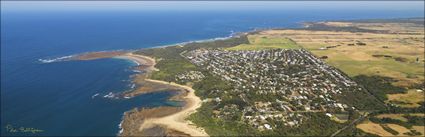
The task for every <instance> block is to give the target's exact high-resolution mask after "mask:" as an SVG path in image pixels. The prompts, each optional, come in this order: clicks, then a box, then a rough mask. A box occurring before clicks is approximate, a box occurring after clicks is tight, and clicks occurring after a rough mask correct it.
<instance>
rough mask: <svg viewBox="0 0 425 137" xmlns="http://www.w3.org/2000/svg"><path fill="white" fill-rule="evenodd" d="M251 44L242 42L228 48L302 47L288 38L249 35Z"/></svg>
mask: <svg viewBox="0 0 425 137" xmlns="http://www.w3.org/2000/svg"><path fill="white" fill-rule="evenodd" d="M248 40H249V44H241V45H238V46H235V47H230V48H227V50H262V49H279V48H280V49H299V48H300V47H299V46H298V45H297V44H296V43H295V42H294V41H292V40H290V39H288V38H281V37H274V36H263V35H249V36H248Z"/></svg>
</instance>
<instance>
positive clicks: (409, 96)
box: [388, 89, 425, 107]
mask: <svg viewBox="0 0 425 137" xmlns="http://www.w3.org/2000/svg"><path fill="white" fill-rule="evenodd" d="M424 98H425V95H424V92H418V91H416V90H415V89H412V90H409V91H408V92H407V93H404V94H389V95H388V101H389V102H391V103H394V104H397V105H399V106H402V107H418V106H420V104H419V103H421V102H424V101H425V99H424Z"/></svg>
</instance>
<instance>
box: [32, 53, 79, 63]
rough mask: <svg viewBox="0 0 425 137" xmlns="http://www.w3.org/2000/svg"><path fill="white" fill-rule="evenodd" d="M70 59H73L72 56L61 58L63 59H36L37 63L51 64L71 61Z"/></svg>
mask: <svg viewBox="0 0 425 137" xmlns="http://www.w3.org/2000/svg"><path fill="white" fill-rule="evenodd" d="M72 57H74V55H70V56H63V57H58V58H53V59H38V61H39V62H41V63H53V62H60V61H67V60H69V59H71V58H72Z"/></svg>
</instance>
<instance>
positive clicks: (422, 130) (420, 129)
mask: <svg viewBox="0 0 425 137" xmlns="http://www.w3.org/2000/svg"><path fill="white" fill-rule="evenodd" d="M412 128H413V129H415V130H416V131H418V132H420V133H421V134H422V135H425V126H413V127H412Z"/></svg>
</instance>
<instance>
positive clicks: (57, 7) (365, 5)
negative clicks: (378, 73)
mask: <svg viewBox="0 0 425 137" xmlns="http://www.w3.org/2000/svg"><path fill="white" fill-rule="evenodd" d="M423 5H424V1H405V2H403V1H383V2H378V1H375V2H370V1H345V2H336V1H316V2H312V1H299V2H294V1H286V2H285V1H281V2H276V1H274V2H273V1H267V2H258V1H256V2H255V1H254V2H252V1H251V2H249V1H230V2H223V1H215V2H214V1H157V2H154V1H121V2H120V1H24V2H22V1H21V2H19V1H2V2H1V10H2V11H67V10H68V11H69V10H71V11H74V10H80V11H86V10H109V11H111V10H251V9H257V10H258V9H283V8H285V9H299V10H303V9H320V10H326V9H341V10H349V9H376V10H418V11H424V7H423Z"/></svg>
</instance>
